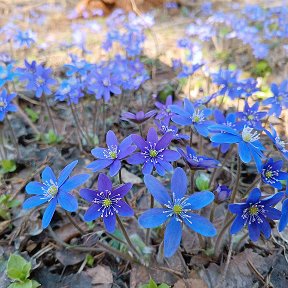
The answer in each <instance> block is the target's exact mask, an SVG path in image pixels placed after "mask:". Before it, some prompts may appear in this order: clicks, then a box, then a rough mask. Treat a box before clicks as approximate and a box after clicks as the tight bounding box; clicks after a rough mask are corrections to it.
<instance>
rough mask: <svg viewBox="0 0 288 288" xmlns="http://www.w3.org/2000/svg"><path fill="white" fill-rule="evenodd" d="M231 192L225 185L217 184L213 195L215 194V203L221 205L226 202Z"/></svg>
mask: <svg viewBox="0 0 288 288" xmlns="http://www.w3.org/2000/svg"><path fill="white" fill-rule="evenodd" d="M231 193H232V190H231V189H229V187H227V186H226V185H221V184H218V185H217V187H216V189H215V191H214V194H215V198H216V199H215V201H216V202H217V203H221V202H224V201H226V200H227V199H228V198H229V197H230V196H231Z"/></svg>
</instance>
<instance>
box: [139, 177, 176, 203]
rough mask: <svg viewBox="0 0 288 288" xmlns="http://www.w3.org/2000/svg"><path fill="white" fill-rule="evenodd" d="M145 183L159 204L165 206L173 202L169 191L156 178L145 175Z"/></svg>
mask: <svg viewBox="0 0 288 288" xmlns="http://www.w3.org/2000/svg"><path fill="white" fill-rule="evenodd" d="M144 183H145V185H146V187H147V189H148V191H149V192H150V193H151V194H152V195H153V197H154V198H155V200H156V201H157V202H159V203H160V204H163V205H164V204H167V203H168V202H169V201H171V198H170V196H169V194H168V191H167V189H166V188H165V187H164V186H163V185H162V184H161V183H160V182H159V181H158V180H157V179H156V178H155V177H153V176H151V175H145V176H144Z"/></svg>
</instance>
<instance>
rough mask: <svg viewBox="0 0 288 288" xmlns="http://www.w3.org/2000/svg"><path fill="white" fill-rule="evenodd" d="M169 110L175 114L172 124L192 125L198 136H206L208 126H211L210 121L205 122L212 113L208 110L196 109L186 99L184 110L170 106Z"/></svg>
mask: <svg viewBox="0 0 288 288" xmlns="http://www.w3.org/2000/svg"><path fill="white" fill-rule="evenodd" d="M170 109H171V111H172V112H173V113H175V114H176V115H175V116H172V118H171V120H172V121H173V122H175V123H176V124H179V125H183V126H187V125H193V127H194V128H195V130H196V131H197V132H198V133H199V134H200V135H202V136H204V137H206V136H208V134H209V131H208V126H209V125H212V124H213V122H212V121H209V120H207V118H208V117H209V116H210V115H211V113H212V112H211V110H210V109H207V108H204V109H201V108H196V107H195V106H194V105H193V103H191V102H190V101H189V100H188V99H186V98H185V99H184V108H181V107H179V106H177V105H171V106H170Z"/></svg>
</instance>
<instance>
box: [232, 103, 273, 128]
mask: <svg viewBox="0 0 288 288" xmlns="http://www.w3.org/2000/svg"><path fill="white" fill-rule="evenodd" d="M258 109H259V102H256V103H255V104H254V105H253V106H251V107H250V106H249V105H248V103H247V102H245V106H244V111H243V112H237V113H236V115H237V116H238V117H239V118H240V120H241V121H242V122H243V123H245V125H247V126H249V127H252V128H254V129H256V130H263V127H262V123H261V119H263V118H264V117H265V116H266V114H267V113H266V112H261V111H258Z"/></svg>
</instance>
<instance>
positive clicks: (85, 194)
mask: <svg viewBox="0 0 288 288" xmlns="http://www.w3.org/2000/svg"><path fill="white" fill-rule="evenodd" d="M79 194H80V196H81V197H82V198H84V199H85V200H86V201H88V202H92V201H93V200H94V199H95V198H96V197H97V196H98V194H97V192H96V191H94V190H91V189H86V188H85V189H81V190H80V191H79Z"/></svg>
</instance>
